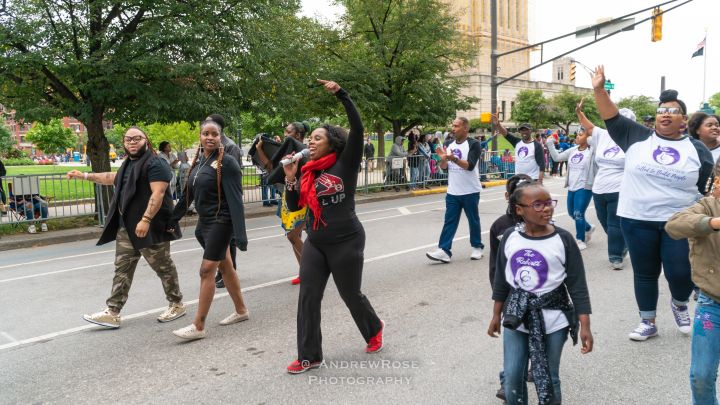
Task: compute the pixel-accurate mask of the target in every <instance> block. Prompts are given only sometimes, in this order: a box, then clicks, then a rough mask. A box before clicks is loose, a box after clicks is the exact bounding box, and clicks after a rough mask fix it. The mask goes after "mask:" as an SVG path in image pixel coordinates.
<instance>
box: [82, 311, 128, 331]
mask: <svg viewBox="0 0 720 405" xmlns="http://www.w3.org/2000/svg"><path fill="white" fill-rule="evenodd" d="M83 319H84V320H86V321H88V322H90V323H94V324H96V325H100V326H104V327H106V328H113V329H117V328H119V327H120V314H113V313H112V311H111V310H110V308H105V310H104V311H102V312H96V313H94V314H92V315H88V314H85V315H83Z"/></svg>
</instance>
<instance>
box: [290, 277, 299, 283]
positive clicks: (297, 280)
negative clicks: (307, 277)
mask: <svg viewBox="0 0 720 405" xmlns="http://www.w3.org/2000/svg"><path fill="white" fill-rule="evenodd" d="M290 284H292V285H298V284H300V276H297V277H295V278H294V279H292V280H290Z"/></svg>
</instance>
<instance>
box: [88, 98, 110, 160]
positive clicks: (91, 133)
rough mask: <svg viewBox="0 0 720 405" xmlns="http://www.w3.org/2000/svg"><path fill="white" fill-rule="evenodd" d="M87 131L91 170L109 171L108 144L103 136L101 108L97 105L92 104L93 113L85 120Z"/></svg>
mask: <svg viewBox="0 0 720 405" xmlns="http://www.w3.org/2000/svg"><path fill="white" fill-rule="evenodd" d="M85 127H86V128H87V133H88V145H87V147H88V155H89V156H90V163H91V164H92V170H93V172H95V173H104V172H109V171H110V156H109V155H108V152H109V151H110V144H109V143H108V140H107V138H105V130H104V129H103V109H102V107H99V106H93V113H92V116H91V117H90V119H89V120H88V121H87V122H85Z"/></svg>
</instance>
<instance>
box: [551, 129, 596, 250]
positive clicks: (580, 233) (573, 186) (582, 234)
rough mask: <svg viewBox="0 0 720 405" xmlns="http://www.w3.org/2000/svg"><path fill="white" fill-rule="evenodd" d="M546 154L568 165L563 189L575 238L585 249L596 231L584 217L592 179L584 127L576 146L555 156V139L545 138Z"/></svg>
mask: <svg viewBox="0 0 720 405" xmlns="http://www.w3.org/2000/svg"><path fill="white" fill-rule="evenodd" d="M547 147H548V153H550V156H551V157H552V159H553V161H555V162H568V163H567V165H568V174H567V177H566V178H565V187H567V188H568V195H567V210H568V214H570V215H571V217H572V218H573V219H574V220H575V239H577V244H578V247H579V248H580V250H585V249H587V242H589V241H590V236H591V235H592V233H593V232H594V231H595V227H594V226H592V225H590V223H589V222H588V221H587V219H586V218H585V211H587V208H588V205H590V200H591V199H592V183H593V179H594V177H595V176H594V174H593V173H594V167H595V166H594V165H593V162H592V155H593V153H592V152H593V151H592V149H591V148H590V145H589V144H588V134H587V132H586V131H585V129H584V128H580V131H579V132H578V134H577V135H576V136H575V146H573V147H572V148H570V149H568V150H566V151H563V152H561V153H558V151H557V150H556V149H555V138H553V137H552V136H551V137H548V140H547Z"/></svg>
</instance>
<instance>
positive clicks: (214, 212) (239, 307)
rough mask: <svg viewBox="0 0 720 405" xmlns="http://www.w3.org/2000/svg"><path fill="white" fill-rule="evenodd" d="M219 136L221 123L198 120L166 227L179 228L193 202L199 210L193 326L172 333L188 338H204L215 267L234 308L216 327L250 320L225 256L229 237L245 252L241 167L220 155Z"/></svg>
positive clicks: (230, 265) (213, 293)
mask: <svg viewBox="0 0 720 405" xmlns="http://www.w3.org/2000/svg"><path fill="white" fill-rule="evenodd" d="M221 136H222V127H221V126H220V125H219V124H218V123H217V122H215V121H213V120H205V121H203V122H202V123H201V124H200V147H199V148H198V150H197V152H196V153H195V158H194V159H193V163H192V165H191V169H190V177H189V178H188V181H187V187H186V189H185V191H184V193H183V195H184V196H183V198H182V199H180V201H178V204H177V205H176V206H175V210H174V211H173V214H172V222H171V224H170V225H169V226H168V231H169V232H172V231H175V230H176V229H178V228H179V224H178V221H179V220H180V219H181V218H182V217H183V216H184V215H185V213H186V212H187V206H188V205H189V204H190V202H193V201H194V202H195V210H196V211H197V213H198V223H197V225H196V227H195V237H196V238H197V240H198V242H200V246H202V248H203V260H202V263H201V264H200V297H199V299H198V309H197V313H196V314H195V319H194V320H193V323H192V324H190V325H188V326H186V327H184V328H181V329H178V330H176V331H173V333H174V334H175V336H177V337H180V338H183V339H188V340H193V339H202V338H204V337H206V336H207V331H206V328H205V321H206V318H207V314H208V312H209V311H210V305H211V304H212V300H213V296H214V295H215V280H214V276H215V271H216V270H219V271H220V274H221V275H222V279H223V282H224V284H225V286H226V287H227V290H228V294H229V295H230V298H231V299H232V301H233V304H234V306H235V312H234V313H232V314H231V315H230V316H228V317H227V318H225V319H223V320H222V321H220V325H230V324H233V323H236V322H241V321H245V320H247V319H249V312H248V310H247V308H246V307H245V302H244V300H243V296H242V291H241V290H240V279H239V278H238V276H237V273H236V272H235V268H234V267H233V262H232V260H231V258H230V239H231V238H233V237H234V238H235V240H236V241H237V243H238V248H240V250H242V251H245V250H247V234H246V231H245V212H244V208H243V200H242V187H241V183H240V181H241V174H240V165H239V164H238V162H237V160H235V158H234V157H232V156H228V155H226V154H225V148H224V147H223V146H222V141H221Z"/></svg>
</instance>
